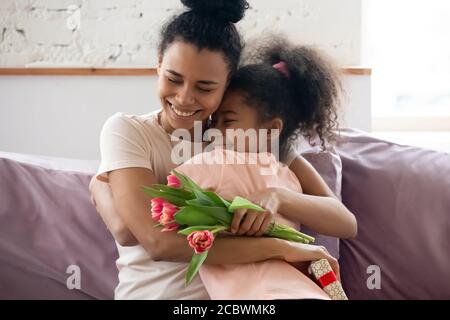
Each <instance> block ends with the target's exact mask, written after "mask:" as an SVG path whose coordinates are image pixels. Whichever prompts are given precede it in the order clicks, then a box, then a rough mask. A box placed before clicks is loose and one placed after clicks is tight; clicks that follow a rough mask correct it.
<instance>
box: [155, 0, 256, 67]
mask: <svg viewBox="0 0 450 320" xmlns="http://www.w3.org/2000/svg"><path fill="white" fill-rule="evenodd" d="M181 2H182V3H183V4H184V5H185V6H186V7H188V8H189V10H188V11H186V12H184V13H182V14H180V15H178V16H174V17H173V18H172V19H170V20H169V21H168V22H167V23H166V24H165V25H164V26H163V28H162V30H161V34H160V43H159V46H158V53H159V55H160V56H163V55H164V52H165V50H166V49H167V48H168V47H169V45H171V44H172V43H173V42H174V41H177V40H181V41H185V42H187V43H190V44H193V45H195V46H196V47H197V48H198V49H199V50H202V49H209V50H211V51H217V52H222V53H223V56H224V59H225V61H226V62H227V64H228V67H229V71H230V73H231V74H232V73H233V72H235V71H236V69H237V67H238V65H239V60H240V56H241V52H242V49H243V46H244V43H243V41H242V39H241V36H240V35H239V32H238V31H237V29H236V27H235V25H234V23H236V22H238V21H239V20H241V19H242V18H243V17H244V12H245V10H246V9H248V7H249V5H248V3H247V2H246V1H245V0H181Z"/></svg>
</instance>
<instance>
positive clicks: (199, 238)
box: [187, 230, 214, 253]
mask: <svg viewBox="0 0 450 320" xmlns="http://www.w3.org/2000/svg"><path fill="white" fill-rule="evenodd" d="M187 240H188V242H189V245H190V246H191V247H192V248H194V250H195V253H203V252H205V251H206V250H208V249H209V248H211V246H212V244H213V242H214V234H213V233H212V232H211V231H209V230H203V231H194V232H192V233H191V234H190V235H188V237H187Z"/></svg>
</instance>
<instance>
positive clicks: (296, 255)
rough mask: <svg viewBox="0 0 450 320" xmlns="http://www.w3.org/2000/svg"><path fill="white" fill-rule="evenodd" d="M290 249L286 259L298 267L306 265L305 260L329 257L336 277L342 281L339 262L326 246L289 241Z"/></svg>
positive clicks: (310, 260)
mask: <svg viewBox="0 0 450 320" xmlns="http://www.w3.org/2000/svg"><path fill="white" fill-rule="evenodd" d="M287 243H288V246H289V248H288V250H287V253H285V255H284V256H285V260H286V261H287V262H289V263H290V264H292V265H293V266H295V267H297V265H299V266H304V262H305V261H308V262H312V261H317V260H321V259H327V260H328V262H329V263H330V266H331V269H333V271H334V273H335V274H336V278H337V279H338V280H339V281H341V275H340V269H339V262H338V260H337V259H336V258H335V257H333V256H332V255H331V254H330V253H329V252H328V250H327V249H326V248H325V247H324V246H316V245H311V244H303V243H299V242H287Z"/></svg>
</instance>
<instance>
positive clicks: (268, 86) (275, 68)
mask: <svg viewBox="0 0 450 320" xmlns="http://www.w3.org/2000/svg"><path fill="white" fill-rule="evenodd" d="M260 57H261V60H262V61H261V62H260V63H258V64H252V65H248V66H245V67H242V68H241V69H240V70H239V71H238V72H237V73H236V74H235V75H234V76H233V78H232V79H231V83H230V86H229V88H228V91H227V93H226V94H225V97H224V100H223V102H222V104H221V106H220V107H219V109H218V111H217V112H216V113H215V114H214V116H213V123H212V126H213V127H214V128H216V129H219V130H220V131H221V132H222V134H223V135H226V136H227V139H225V140H224V141H229V142H230V141H231V142H233V141H234V140H236V139H235V137H236V136H237V135H238V134H236V132H233V130H238V131H240V132H241V134H243V131H244V130H256V132H257V133H258V132H261V131H262V130H268V131H270V130H278V132H279V135H278V136H277V137H276V139H277V140H276V141H271V139H273V136H269V137H268V138H265V137H264V136H260V135H258V134H256V135H254V136H253V137H254V138H255V141H250V140H251V139H244V143H241V145H240V146H239V145H238V144H236V143H235V144H234V145H231V146H232V150H226V149H222V148H216V149H215V150H213V151H211V152H209V153H206V154H200V155H198V156H196V157H194V158H192V159H191V160H189V161H187V162H186V163H184V164H183V165H181V166H180V167H178V168H177V170H178V171H180V172H183V173H184V174H187V175H188V176H189V177H191V178H192V179H193V180H194V181H196V182H197V183H198V184H200V185H201V186H202V187H203V188H206V189H209V190H214V191H216V192H217V193H219V194H220V195H221V196H222V197H224V198H225V199H232V198H234V197H235V196H242V197H247V198H248V197H250V199H251V195H252V194H254V193H255V192H256V191H257V190H258V189H262V188H274V189H279V191H280V194H283V193H284V198H285V199H290V200H291V201H292V202H291V205H290V206H284V207H282V206H279V205H278V204H277V203H276V202H277V201H273V199H266V201H265V202H264V204H265V208H266V209H269V213H270V211H272V213H273V214H267V213H265V214H263V213H253V214H249V213H247V212H239V213H238V214H237V216H238V217H237V218H235V219H236V220H237V219H239V220H240V219H241V217H242V216H243V215H245V218H244V219H243V222H242V223H241V221H239V220H238V221H233V223H234V225H233V227H232V229H233V230H232V231H234V232H236V231H237V230H238V228H240V229H244V230H240V231H238V233H239V234H247V235H262V234H263V233H264V232H265V231H266V230H267V227H268V226H269V224H270V222H271V221H272V219H273V218H274V219H275V220H277V222H280V223H285V224H289V225H291V226H292V227H294V228H297V229H298V228H299V226H300V223H302V219H301V215H300V214H299V212H301V211H302V208H301V207H298V206H296V205H295V204H296V201H295V199H296V197H297V194H299V193H301V192H302V187H301V181H299V180H298V179H297V177H296V176H295V174H294V173H293V172H292V171H291V170H289V168H288V166H286V165H285V164H282V163H280V162H278V161H277V159H276V158H275V156H274V155H273V154H272V153H270V152H267V151H270V150H267V148H266V147H268V146H269V145H272V146H273V145H274V142H275V143H279V147H280V150H281V159H282V160H283V161H284V163H289V162H290V160H289V158H292V157H293V156H295V154H293V153H294V152H293V151H292V147H291V146H290V144H291V142H293V139H296V138H297V135H298V134H301V135H304V136H307V137H313V136H314V135H316V134H317V135H318V136H319V138H320V140H321V141H322V145H325V143H326V140H328V141H330V140H331V139H332V138H333V132H332V130H333V129H334V127H335V125H336V116H335V115H336V107H337V102H338V97H339V88H340V85H339V81H338V76H337V72H336V71H335V70H334V68H333V67H332V66H331V65H330V64H329V63H328V62H327V60H326V59H324V58H322V57H321V56H320V55H319V53H318V52H316V51H315V50H313V49H311V48H308V47H304V46H298V47H293V46H291V45H289V43H287V42H285V41H281V40H277V41H275V42H273V43H272V44H271V45H269V46H268V47H266V48H265V50H264V52H262V53H261V56H260ZM231 134H232V136H231V137H230V135H231ZM248 136H249V135H247V137H248ZM241 138H242V137H241ZM261 139H264V141H261ZM250 144H253V149H254V150H253V152H251V149H252V146H251V145H250ZM225 147H226V148H228V147H230V144H228V145H227V146H225ZM267 169H270V170H267ZM251 200H253V199H251ZM258 202H260V201H258ZM274 202H275V203H274ZM287 202H289V201H287ZM270 207H272V208H270ZM243 225H246V226H244V228H243V227H242V226H243ZM239 226H241V227H239ZM304 246H305V247H308V246H310V245H304ZM311 247H313V246H311ZM331 263H332V264H333V267H334V269H335V272H337V273H338V272H339V270H338V266H337V264H335V263H334V261H331ZM200 276H201V278H202V281H203V283H204V285H205V287H206V289H207V291H208V293H209V295H210V297H211V298H212V299H294V298H296V299H299V298H314V299H327V298H328V297H327V295H326V294H325V293H324V292H323V291H322V290H321V289H320V288H319V287H318V286H317V285H316V284H315V283H314V282H313V281H311V279H309V278H308V277H307V276H306V275H304V274H303V273H301V272H299V271H298V270H297V269H295V268H294V267H293V266H292V265H290V264H289V263H287V262H285V261H282V260H269V261H264V262H253V263H247V264H228V265H204V266H202V268H201V269H200Z"/></svg>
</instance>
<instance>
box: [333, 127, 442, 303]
mask: <svg viewBox="0 0 450 320" xmlns="http://www.w3.org/2000/svg"><path fill="white" fill-rule="evenodd" d="M338 151H339V154H340V156H341V159H342V164H343V178H342V199H343V202H344V204H345V205H346V206H347V207H348V208H349V209H350V210H351V211H352V212H353V213H354V214H355V215H356V218H357V220H358V236H357V238H356V239H353V240H341V245H340V256H341V257H340V264H341V276H342V281H343V285H344V287H345V289H346V292H347V293H348V295H349V298H351V299H449V298H450V281H449V280H448V279H449V270H450V178H449V177H450V154H446V153H440V152H436V151H431V150H425V149H421V148H416V147H410V146H402V145H398V144H395V143H391V142H386V141H383V140H379V139H376V138H373V137H371V136H370V135H368V134H366V133H363V132H359V131H355V130H345V131H344V135H343V137H342V139H341V140H340V142H339V144H338ZM372 265H376V266H379V268H380V276H381V277H380V280H381V281H380V284H381V289H369V288H368V286H367V280H368V278H369V277H370V276H371V275H373V271H370V269H369V271H370V273H368V268H369V266H372ZM372 279H373V278H371V279H369V284H374V283H375V282H373V281H372Z"/></svg>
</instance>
